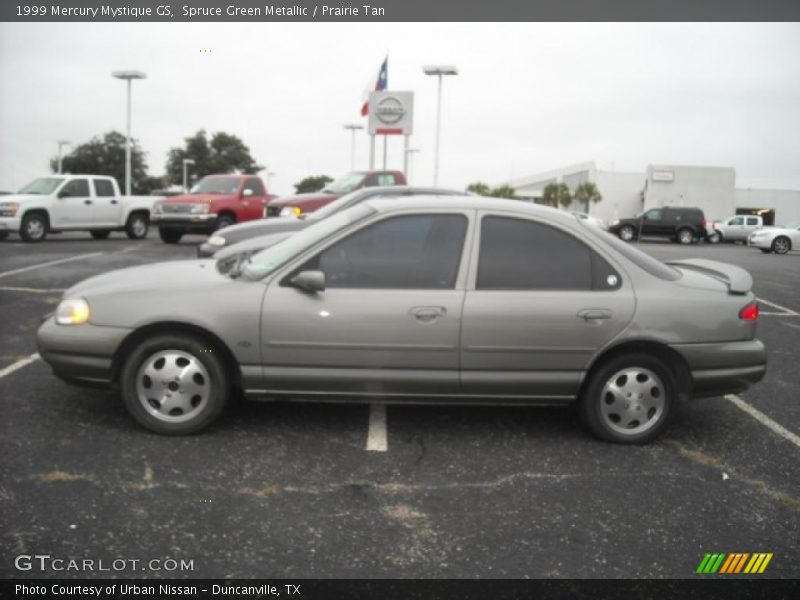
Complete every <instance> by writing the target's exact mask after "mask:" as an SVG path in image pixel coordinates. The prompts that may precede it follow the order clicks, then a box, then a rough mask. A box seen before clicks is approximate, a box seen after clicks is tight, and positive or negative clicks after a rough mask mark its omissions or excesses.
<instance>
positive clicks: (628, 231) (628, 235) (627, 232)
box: [619, 225, 636, 242]
mask: <svg viewBox="0 0 800 600" xmlns="http://www.w3.org/2000/svg"><path fill="white" fill-rule="evenodd" d="M634 235H636V232H635V231H634V230H633V227H631V226H630V225H623V226H622V227H620V228H619V239H621V240H623V241H625V242H630V241H631V240H632V239H633V236H634Z"/></svg>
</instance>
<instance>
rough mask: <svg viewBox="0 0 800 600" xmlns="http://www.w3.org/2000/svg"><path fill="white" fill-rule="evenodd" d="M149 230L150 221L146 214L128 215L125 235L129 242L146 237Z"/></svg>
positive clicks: (140, 212)
mask: <svg viewBox="0 0 800 600" xmlns="http://www.w3.org/2000/svg"><path fill="white" fill-rule="evenodd" d="M149 229H150V219H149V218H148V216H147V213H146V212H142V211H139V212H134V213H131V214H130V215H128V220H127V221H125V234H126V235H127V236H128V238H129V239H131V240H141V239H144V238H146V237H147V232H148V231H149Z"/></svg>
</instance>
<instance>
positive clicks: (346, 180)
mask: <svg viewBox="0 0 800 600" xmlns="http://www.w3.org/2000/svg"><path fill="white" fill-rule="evenodd" d="M363 183H364V173H358V172H355V173H348V174H347V175H344V176H343V177H341V178H339V179H337V180H336V181H334V182H333V183H329V184H328V185H326V186H325V189H323V190H322V191H323V193H326V194H337V195H340V196H341V195H343V194H349V193H350V192H352V191H353V190H356V189H358V188H360V187H361V185H362V184H363Z"/></svg>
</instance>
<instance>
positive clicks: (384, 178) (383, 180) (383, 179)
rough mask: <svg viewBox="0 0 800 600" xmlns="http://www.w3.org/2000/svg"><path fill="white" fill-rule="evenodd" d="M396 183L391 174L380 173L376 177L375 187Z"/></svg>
mask: <svg viewBox="0 0 800 600" xmlns="http://www.w3.org/2000/svg"><path fill="white" fill-rule="evenodd" d="M396 183H397V180H396V179H395V177H394V175H393V174H392V173H382V174H381V175H378V179H377V184H376V185H395V184H396Z"/></svg>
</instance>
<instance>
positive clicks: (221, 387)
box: [120, 334, 230, 435]
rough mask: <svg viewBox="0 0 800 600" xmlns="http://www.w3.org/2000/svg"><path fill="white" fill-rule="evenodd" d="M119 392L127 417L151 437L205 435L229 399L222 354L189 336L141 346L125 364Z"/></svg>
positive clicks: (150, 340) (158, 338)
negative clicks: (156, 434) (126, 410)
mask: <svg viewBox="0 0 800 600" xmlns="http://www.w3.org/2000/svg"><path fill="white" fill-rule="evenodd" d="M120 387H121V388H122V399H123V401H124V403H125V407H126V408H127V409H128V412H130V413H131V415H132V416H133V417H134V418H135V419H136V420H137V421H138V422H139V423H141V424H142V425H144V426H145V427H146V428H148V429H150V430H151V431H155V432H156V433H161V434H167V435H182V434H189V433H195V432H197V431H200V430H201V429H204V428H205V427H207V426H208V425H210V424H211V423H212V422H213V421H214V420H215V419H216V418H217V417H219V415H220V414H221V413H222V411H223V409H224V408H225V405H226V404H227V402H228V397H229V396H230V382H229V378H228V375H227V373H226V370H225V365H224V364H223V361H222V359H221V358H220V349H219V348H214V347H213V344H208V343H207V342H205V341H203V340H202V339H201V338H199V337H194V336H190V335H185V334H172V335H168V334H165V335H155V336H153V337H150V338H147V339H145V340H144V341H142V342H140V343H139V345H138V346H136V348H134V350H133V351H132V352H131V353H130V354H129V355H128V357H127V359H126V360H125V362H124V364H123V367H122V372H121V374H120Z"/></svg>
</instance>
